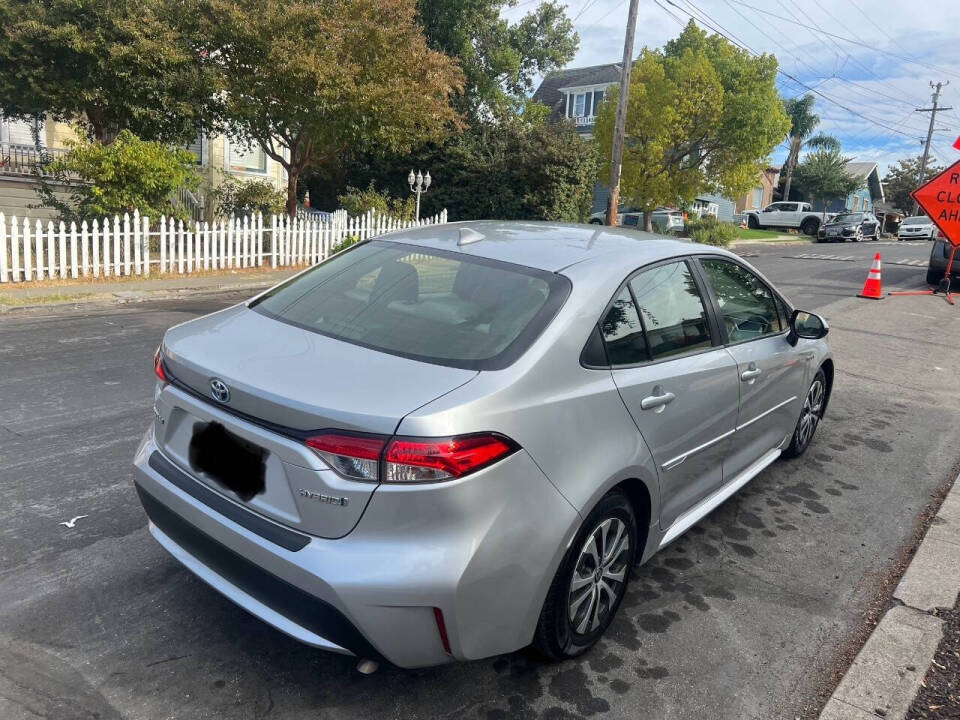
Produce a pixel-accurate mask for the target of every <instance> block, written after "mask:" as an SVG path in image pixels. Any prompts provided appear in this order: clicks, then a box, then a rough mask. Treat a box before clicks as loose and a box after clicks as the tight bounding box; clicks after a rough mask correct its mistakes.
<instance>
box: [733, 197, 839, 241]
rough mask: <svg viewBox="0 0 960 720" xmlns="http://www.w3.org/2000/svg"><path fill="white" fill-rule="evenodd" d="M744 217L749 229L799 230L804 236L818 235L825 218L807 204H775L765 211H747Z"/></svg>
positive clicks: (768, 206) (764, 209) (767, 207)
mask: <svg viewBox="0 0 960 720" xmlns="http://www.w3.org/2000/svg"><path fill="white" fill-rule="evenodd" d="M744 215H746V217H747V227H749V228H751V229H753V230H763V229H764V228H774V229H776V230H781V229H783V230H799V231H801V232H802V233H803V234H804V235H816V234H817V229H818V228H819V227H820V223H821V221H822V217H823V216H822V214H821V213H816V212H814V211H813V209H812V208H811V207H810V203H805V202H775V203H771V204H770V205H767V206H766V207H765V208H763V210H747V211H746V212H745V213H744ZM827 217H828V218H829V215H828V216H827Z"/></svg>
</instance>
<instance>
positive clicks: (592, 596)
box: [533, 490, 639, 660]
mask: <svg viewBox="0 0 960 720" xmlns="http://www.w3.org/2000/svg"><path fill="white" fill-rule="evenodd" d="M604 528H605V530H604ZM618 531H619V535H616V537H615V538H614V539H613V540H611V536H610V533H616V532H618ZM638 535H639V533H638V531H637V520H636V516H635V515H634V512H633V506H632V505H631V504H630V501H629V500H628V499H627V496H626V495H625V494H624V493H623V492H621V491H620V490H612V491H610V492H609V493H607V494H606V495H604V496H603V498H601V500H600V502H598V503H597V505H596V507H594V508H593V510H591V511H590V514H589V515H587V518H586V520H584V521H583V524H582V525H581V526H580V530H579V531H578V532H577V535H576V537H575V538H574V540H573V542H572V543H570V548H569V549H568V550H567V553H566V555H564V558H563V560H562V561H561V562H560V567H559V568H557V574H556V575H555V576H554V578H553V582H552V583H551V585H550V590H549V591H548V592H547V598H546V600H544V603H543V608H542V609H541V611H540V619H539V621H538V622H537V630H536V633H535V635H534V640H533V645H534V647H535V648H536V649H537V650H538V651H539V652H540V653H542V654H543V655H545V656H546V657H547V658H549V659H551V660H564V659H567V658H572V657H576V656H577V655H580V654H582V653H584V652H586V651H587V650H589V649H590V648H591V647H593V645H594V644H595V643H596V642H597V640H599V639H600V637H601V636H602V635H603V633H604V631H605V630H606V629H607V627H608V626H609V625H610V622H611V621H612V620H613V617H614V616H615V615H616V613H617V608H618V607H620V602H621V601H622V600H623V597H624V595H625V594H626V589H627V582H628V581H629V579H630V570H631V569H632V567H633V563H634V560H635V559H636V558H637V557H638V556H637V550H638V548H639V539H638ZM623 536H626V538H627V543H629V544H628V545H627V546H626V547H625V548H623V547H622V544H623V541H622V537H623ZM599 545H605V547H603V548H602V550H601V549H600V547H599ZM607 546H609V547H607ZM618 547H619V549H618ZM591 551H592V554H591ZM611 553H612V554H611ZM597 555H599V558H600V563H599V564H597V563H596V562H595V557H596V556H597ZM616 577H620V578H621V579H620V580H616V579H614V578H616ZM598 578H599V580H598ZM575 585H577V587H575ZM611 593H612V596H611Z"/></svg>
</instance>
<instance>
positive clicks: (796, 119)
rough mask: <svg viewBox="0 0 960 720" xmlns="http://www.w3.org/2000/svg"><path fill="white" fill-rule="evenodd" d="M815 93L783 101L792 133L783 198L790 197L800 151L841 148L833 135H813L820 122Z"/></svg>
mask: <svg viewBox="0 0 960 720" xmlns="http://www.w3.org/2000/svg"><path fill="white" fill-rule="evenodd" d="M813 103H814V97H813V95H809V94H808V95H804V96H803V97H800V98H790V99H789V100H785V101H784V103H783V107H784V110H786V113H787V116H788V117H789V118H790V134H789V135H788V136H787V141H788V142H789V143H790V151H789V152H788V153H787V161H786V163H784V173H783V177H784V181H783V199H784V200H787V199H789V198H790V188H791V185H792V184H793V169H794V168H795V167H796V166H797V160H799V158H800V151H801V150H803V149H805V148H810V149H826V150H839V149H840V141H839V140H837V139H836V138H835V137H833V136H832V135H824V134H823V133H818V134H817V135H813V131H814V130H815V129H816V127H817V125H819V124H820V116H819V115H817V114H816V113H814V112H813Z"/></svg>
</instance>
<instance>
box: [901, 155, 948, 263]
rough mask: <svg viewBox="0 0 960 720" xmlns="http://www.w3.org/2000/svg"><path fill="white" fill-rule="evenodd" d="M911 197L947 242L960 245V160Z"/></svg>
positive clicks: (918, 189)
mask: <svg viewBox="0 0 960 720" xmlns="http://www.w3.org/2000/svg"><path fill="white" fill-rule="evenodd" d="M910 196H911V197H912V198H913V199H914V200H916V201H917V204H918V205H919V206H920V207H921V208H923V211H924V212H925V213H926V214H927V215H928V216H929V217H930V219H931V220H933V224H934V225H936V226H937V227H938V228H940V232H941V233H943V236H944V237H945V238H946V239H947V240H949V241H950V242H951V243H953V244H954V245H960V160H958V161H957V162H955V163H954V164H953V165H951V166H950V167H948V168H947V169H946V170H944V171H943V172H942V173H940V174H939V175H935V176H934V177H932V178H930V179H929V180H928V181H927V182H926V184H924V185H921V186H920V187H918V188H917V189H916V190H914V191H913V192H912V193H910Z"/></svg>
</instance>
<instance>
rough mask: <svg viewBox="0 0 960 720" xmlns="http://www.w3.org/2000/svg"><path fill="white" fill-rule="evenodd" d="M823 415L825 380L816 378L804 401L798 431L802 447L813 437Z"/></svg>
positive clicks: (798, 438)
mask: <svg viewBox="0 0 960 720" xmlns="http://www.w3.org/2000/svg"><path fill="white" fill-rule="evenodd" d="M822 416H823V382H821V380H820V378H819V377H818V378H816V379H815V380H814V381H813V384H811V385H810V389H809V390H808V391H807V397H806V398H805V399H804V401H803V411H802V414H801V415H800V427H799V429H798V431H797V440H799V443H798V445H799V446H800V447H806V446H807V445H808V444H809V443H810V441H811V440H812V439H813V433H814V432H815V431H816V429H817V425H818V424H819V423H820V418H821V417H822Z"/></svg>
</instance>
